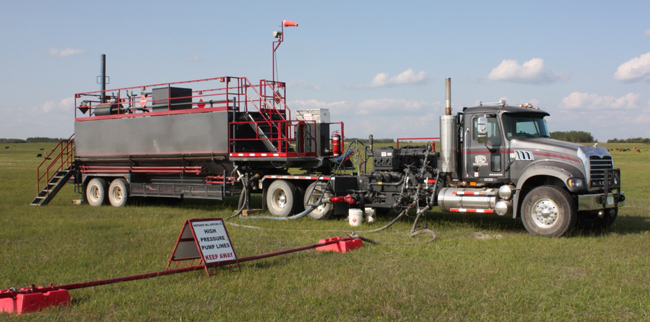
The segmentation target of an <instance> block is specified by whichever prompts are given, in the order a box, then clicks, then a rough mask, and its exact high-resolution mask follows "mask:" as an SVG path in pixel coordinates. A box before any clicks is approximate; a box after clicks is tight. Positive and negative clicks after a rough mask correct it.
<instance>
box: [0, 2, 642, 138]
mask: <svg viewBox="0 0 650 322" xmlns="http://www.w3.org/2000/svg"><path fill="white" fill-rule="evenodd" d="M649 13H650V1H647V0H646V1H548V0H547V1H499V2H492V1H444V2H438V1H400V2H399V3H398V2H397V1H390V2H389V1H264V2H253V1H183V2H181V1H166V0H158V1H65V0H62V1H30V0H23V1H9V0H0V43H1V44H2V50H0V93H1V94H2V95H0V115H2V117H0V137H4V138H27V137H34V136H47V137H68V136H70V135H71V134H72V133H73V131H74V120H73V116H74V113H73V105H74V103H73V96H74V93H78V92H87V91H93V90H98V89H99V85H97V84H96V77H97V76H98V75H99V73H100V55H101V54H106V55H107V61H108V70H107V74H108V75H109V76H110V80H111V84H109V85H108V88H119V87H129V86H139V85H146V84H153V83H163V82H175V81H183V80H191V79H200V78H207V77H218V76H226V75H229V76H243V77H248V78H249V79H251V80H258V79H262V78H265V79H270V78H271V76H272V75H271V44H272V41H273V40H274V39H273V36H272V32H273V31H274V30H279V25H280V23H281V21H282V20H284V19H289V20H293V21H296V22H298V23H299V27H297V28H285V42H284V43H283V44H282V46H281V47H280V48H279V50H278V67H279V68H278V76H279V80H282V81H285V82H287V83H288V90H287V97H288V102H289V107H290V108H291V109H292V110H297V109H311V108H329V109H330V111H331V115H332V120H333V121H344V122H345V128H346V135H347V136H348V137H366V136H367V135H368V134H371V133H372V134H374V136H375V137H376V138H397V137H426V136H438V116H439V115H440V114H441V112H442V111H443V109H444V99H445V97H444V93H445V91H444V79H445V77H451V78H452V103H453V108H454V110H455V111H460V110H461V109H462V107H464V106H473V105H476V104H478V102H479V101H484V102H496V101H499V100H501V99H505V100H507V101H508V103H509V104H513V105H514V104H523V103H531V104H533V105H534V106H537V107H541V108H542V109H544V110H546V111H548V112H549V113H551V117H550V118H549V119H548V123H549V127H550V130H551V131H568V130H579V131H588V132H591V133H592V134H593V135H594V137H596V138H597V139H598V140H600V141H606V140H607V139H610V138H615V137H616V138H629V137H650V126H648V124H650V92H649V91H648V89H649V88H650V19H648V14H649Z"/></svg>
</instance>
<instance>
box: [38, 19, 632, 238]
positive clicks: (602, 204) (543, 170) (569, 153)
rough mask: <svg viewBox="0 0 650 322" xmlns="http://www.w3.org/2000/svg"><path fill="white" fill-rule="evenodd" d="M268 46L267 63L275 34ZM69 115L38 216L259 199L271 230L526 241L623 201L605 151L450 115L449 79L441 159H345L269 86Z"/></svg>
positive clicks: (521, 115)
mask: <svg viewBox="0 0 650 322" xmlns="http://www.w3.org/2000/svg"><path fill="white" fill-rule="evenodd" d="M290 23H292V22H290ZM292 24H294V25H297V24H295V23H292ZM290 25H291V24H288V23H287V21H285V22H283V26H290ZM275 35H276V38H279V40H278V41H276V42H274V57H275V50H276V49H277V46H279V44H280V42H281V41H282V32H277V33H276V34H275ZM274 67H275V63H274ZM274 74H275V73H274ZM104 78H105V77H104V75H102V79H104ZM74 113H75V134H73V136H71V137H70V138H69V139H68V140H63V141H61V142H60V144H59V145H58V146H57V147H56V148H55V149H54V150H53V151H52V152H51V153H50V155H48V156H46V158H45V160H44V161H43V163H42V164H41V165H40V166H39V168H38V170H37V178H38V185H37V187H38V188H37V189H38V194H37V196H36V198H35V199H34V200H33V201H32V205H37V206H40V205H46V204H47V203H48V202H49V201H50V200H51V199H52V198H54V196H55V195H56V194H57V192H58V191H59V190H60V189H61V187H62V186H63V185H65V184H66V183H67V182H70V181H72V182H74V184H75V190H76V191H77V192H79V193H81V194H82V196H83V198H82V200H84V201H85V202H87V203H88V204H89V205H91V206H101V205H103V204H110V205H112V206H115V207H122V206H125V205H126V204H127V203H128V202H129V200H130V199H131V198H133V197H145V198H154V197H155V198H199V199H215V200H222V199H223V198H225V197H228V196H237V195H239V196H240V205H239V206H240V207H239V208H240V209H242V208H245V207H248V200H250V195H251V194H254V193H261V195H262V200H263V209H264V210H268V212H270V213H271V215H272V216H275V217H278V218H286V217H289V216H292V215H293V214H296V213H303V212H304V213H306V214H307V215H308V216H309V217H310V218H312V219H326V218H329V217H331V216H332V215H344V214H347V213H348V211H349V210H350V208H359V209H366V208H372V209H374V210H375V211H377V212H379V213H385V212H388V211H390V210H397V211H404V210H406V211H408V210H409V209H413V208H417V209H418V212H419V213H420V212H423V211H426V210H429V209H432V208H434V207H438V209H439V211H442V212H454V213H460V214H463V213H481V214H485V215H486V216H488V215H491V214H496V215H498V216H510V217H512V218H514V219H517V218H520V219H521V221H522V222H523V225H524V227H525V228H526V230H527V231H528V232H530V233H531V234H533V235H539V236H548V237H559V236H563V235H565V234H566V233H567V232H569V231H571V230H572V229H573V228H574V227H576V225H581V226H584V227H587V228H592V229H604V228H608V227H609V226H610V225H611V224H612V223H613V222H614V221H615V219H616V217H617V215H618V208H619V207H622V206H623V205H624V201H625V194H624V193H623V191H622V190H621V174H620V169H617V168H615V167H614V162H613V159H612V156H611V154H610V153H609V152H608V151H607V149H605V148H604V147H600V146H597V145H593V146H591V145H578V144H574V143H568V142H562V141H558V140H554V139H551V138H550V135H549V131H548V128H547V126H546V122H545V117H546V116H549V114H548V113H547V112H545V111H543V110H540V109H539V108H534V107H532V106H529V105H520V106H510V105H508V104H507V103H506V102H505V101H499V102H497V103H491V104H483V103H480V104H479V105H478V106H474V107H465V108H463V109H462V111H459V112H456V113H452V108H451V80H450V79H447V80H446V105H445V111H444V113H443V115H441V116H440V124H439V125H440V136H439V138H435V139H436V140H437V139H439V149H436V148H435V142H431V143H430V144H426V145H424V146H422V145H421V146H402V147H399V145H398V146H396V147H392V146H390V147H380V148H377V149H375V148H374V144H373V142H372V136H370V140H369V141H370V142H369V146H367V147H366V148H364V149H362V150H363V151H361V150H359V149H353V148H351V147H349V146H348V148H347V149H346V148H345V143H344V142H345V128H344V124H343V122H332V120H331V115H330V111H329V110H327V109H312V110H299V111H295V112H292V111H291V110H290V109H289V107H288V106H287V87H286V83H284V82H280V81H276V80H275V77H274V79H273V80H264V79H263V80H260V81H259V82H257V83H253V82H251V81H250V80H248V79H247V78H245V77H233V76H221V77H214V78H207V79H199V80H192V81H183V82H173V83H159V84H152V85H144V86H134V87H128V88H120V89H113V90H106V89H105V85H103V86H102V90H100V91H93V92H84V93H77V94H75V107H74ZM398 142H399V141H398ZM352 154H356V155H357V156H363V158H362V159H364V160H366V161H365V162H367V161H368V160H369V159H372V170H371V171H370V172H366V171H364V168H365V165H364V166H363V167H362V166H361V165H360V164H356V166H353V164H352V163H351V162H350V157H351V155H352ZM359 159H361V158H359ZM305 209H307V210H306V211H303V210H305Z"/></svg>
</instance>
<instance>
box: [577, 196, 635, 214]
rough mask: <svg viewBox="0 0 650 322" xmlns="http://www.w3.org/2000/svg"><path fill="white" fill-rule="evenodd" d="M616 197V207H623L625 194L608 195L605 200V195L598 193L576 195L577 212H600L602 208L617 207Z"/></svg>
mask: <svg viewBox="0 0 650 322" xmlns="http://www.w3.org/2000/svg"><path fill="white" fill-rule="evenodd" d="M617 196H618V207H623V206H624V205H625V194H624V192H623V191H621V194H620V196H619V194H618V193H608V194H607V198H606V199H605V198H604V197H605V194H603V193H598V194H593V195H578V211H583V210H600V209H603V208H615V207H617V202H616V197H617Z"/></svg>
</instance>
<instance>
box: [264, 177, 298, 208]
mask: <svg viewBox="0 0 650 322" xmlns="http://www.w3.org/2000/svg"><path fill="white" fill-rule="evenodd" d="M296 194H297V193H296V187H295V186H294V185H293V183H291V182H288V181H284V180H275V181H273V183H271V185H270V186H269V188H268V191H267V192H266V207H267V208H268V209H269V212H270V213H271V214H272V215H273V216H277V217H287V216H289V215H291V213H292V212H293V205H294V203H295V202H296Z"/></svg>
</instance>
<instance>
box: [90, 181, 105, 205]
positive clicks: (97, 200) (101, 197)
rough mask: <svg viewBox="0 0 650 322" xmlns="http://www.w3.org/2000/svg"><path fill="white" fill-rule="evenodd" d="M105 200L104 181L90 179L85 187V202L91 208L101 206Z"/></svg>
mask: <svg viewBox="0 0 650 322" xmlns="http://www.w3.org/2000/svg"><path fill="white" fill-rule="evenodd" d="M105 199H106V180H104V179H101V178H92V179H91V180H90V182H88V185H86V201H88V204H89V205H91V206H95V207H96V206H101V205H102V204H103V203H104V201H105Z"/></svg>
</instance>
